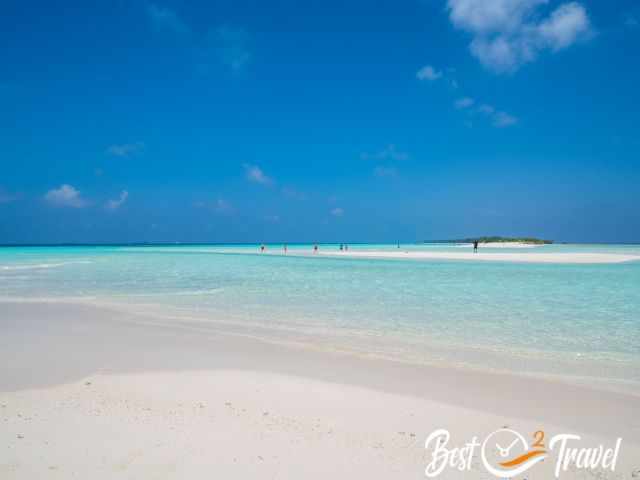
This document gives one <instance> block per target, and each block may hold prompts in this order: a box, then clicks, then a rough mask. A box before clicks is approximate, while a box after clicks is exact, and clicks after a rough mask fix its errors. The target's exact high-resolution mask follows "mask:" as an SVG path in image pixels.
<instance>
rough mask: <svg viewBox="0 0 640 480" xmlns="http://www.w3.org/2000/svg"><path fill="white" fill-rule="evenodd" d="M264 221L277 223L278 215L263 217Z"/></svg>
mask: <svg viewBox="0 0 640 480" xmlns="http://www.w3.org/2000/svg"><path fill="white" fill-rule="evenodd" d="M264 220H265V221H266V222H269V223H278V222H279V221H280V215H265V216H264Z"/></svg>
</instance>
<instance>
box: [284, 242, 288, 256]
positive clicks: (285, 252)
mask: <svg viewBox="0 0 640 480" xmlns="http://www.w3.org/2000/svg"><path fill="white" fill-rule="evenodd" d="M284 254H285V255H286V254H287V244H286V243H285V244H284Z"/></svg>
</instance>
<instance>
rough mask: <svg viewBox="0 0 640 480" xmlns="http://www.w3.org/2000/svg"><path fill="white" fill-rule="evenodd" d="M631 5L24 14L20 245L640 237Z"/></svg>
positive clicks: (10, 194) (14, 104) (18, 131)
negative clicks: (486, 236) (499, 236)
mask: <svg viewBox="0 0 640 480" xmlns="http://www.w3.org/2000/svg"><path fill="white" fill-rule="evenodd" d="M639 47H640V6H638V4H637V2H634V1H619V2H615V6H614V5H612V4H611V3H610V2H596V1H587V0H582V1H580V2H562V1H552V0H549V1H544V0H407V1H404V2H397V1H382V0H381V1H378V2H370V1H368V2H365V1H356V0H354V1H352V2H331V1H329V2H327V1H323V2H320V1H311V2H296V1H285V0H282V1H274V2H265V1H257V0H254V1H244V0H235V1H217V2H216V1H189V2H177V1H169V0H167V1H157V2H145V1H135V0H131V1H124V0H123V1H108V2H107V1H97V2H86V1H67V2H34V1H20V2H18V1H9V2H5V3H4V4H3V13H2V15H1V16H0V52H1V54H2V59H3V62H2V66H1V67H0V104H1V105H2V108H1V109H0V159H1V162H2V174H1V175H0V243H54V242H137V241H185V242H198V241H212V242H262V241H264V242H279V241H288V242H295V241H351V242H354V241H396V240H401V241H404V242H408V241H415V240H423V239H436V238H437V239H442V238H459V237H467V236H473V235H482V234H502V235H535V236H540V237H546V238H553V239H556V240H565V241H620V242H632V241H640V214H639V211H638V205H640V188H639V185H640V161H639V160H640V131H639V125H640V118H639V117H640V113H639V111H640V109H639V107H640V89H638V85H640V66H639V65H640V62H638V58H639V53H640V52H639Z"/></svg>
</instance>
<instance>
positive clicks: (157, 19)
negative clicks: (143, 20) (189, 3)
mask: <svg viewBox="0 0 640 480" xmlns="http://www.w3.org/2000/svg"><path fill="white" fill-rule="evenodd" d="M147 15H148V17H149V20H150V21H151V23H152V25H153V26H154V27H155V28H156V29H157V30H161V31H168V32H171V33H174V34H178V35H185V34H189V33H191V29H190V28H189V25H187V24H186V23H185V22H183V21H182V20H181V19H180V17H178V15H177V14H176V12H174V11H173V10H171V9H170V8H167V7H163V6H160V5H156V4H154V3H150V4H149V5H147Z"/></svg>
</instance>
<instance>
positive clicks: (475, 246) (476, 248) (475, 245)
mask: <svg viewBox="0 0 640 480" xmlns="http://www.w3.org/2000/svg"><path fill="white" fill-rule="evenodd" d="M473 253H478V240H474V241H473Z"/></svg>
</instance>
